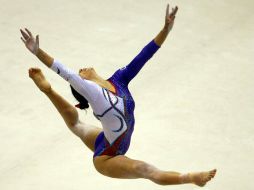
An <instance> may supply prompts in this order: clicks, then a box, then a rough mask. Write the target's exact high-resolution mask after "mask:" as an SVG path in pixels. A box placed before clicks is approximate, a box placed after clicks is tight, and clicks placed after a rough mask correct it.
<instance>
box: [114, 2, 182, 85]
mask: <svg viewBox="0 0 254 190" xmlns="http://www.w3.org/2000/svg"><path fill="white" fill-rule="evenodd" d="M177 10H178V7H175V8H173V9H172V12H171V13H169V5H167V9H166V17H165V25H164V27H163V29H162V30H161V32H160V33H159V34H158V35H157V36H156V37H155V39H153V40H152V41H151V42H150V43H148V44H147V45H146V46H145V47H144V48H143V49H142V51H141V52H140V53H139V54H138V55H137V56H136V57H135V58H134V59H133V60H132V61H131V62H130V63H129V64H128V65H127V66H126V67H124V68H122V69H120V70H118V71H117V74H116V76H117V77H118V79H119V80H120V81H121V82H122V83H123V84H126V85H127V84H128V83H129V82H130V81H131V80H132V79H133V78H134V77H135V76H136V75H137V74H138V72H139V71H140V70H141V69H142V67H143V66H144V65H145V63H146V62H147V61H148V60H149V59H150V58H151V57H152V56H153V55H154V54H155V53H156V51H157V50H158V49H159V48H160V46H161V45H162V43H163V42H164V41H165V39H166V38H167V35H168V33H169V32H170V30H171V29H172V27H173V24H174V19H175V15H176V13H177Z"/></svg>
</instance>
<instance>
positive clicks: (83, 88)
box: [20, 29, 100, 106]
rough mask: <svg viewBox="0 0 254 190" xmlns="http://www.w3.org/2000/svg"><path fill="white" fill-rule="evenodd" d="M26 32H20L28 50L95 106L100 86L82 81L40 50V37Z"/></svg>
mask: <svg viewBox="0 0 254 190" xmlns="http://www.w3.org/2000/svg"><path fill="white" fill-rule="evenodd" d="M25 31H26V32H25ZM25 31H23V30H22V29H21V30H20V32H21V34H22V37H21V40H22V41H23V42H24V44H25V46H26V47H27V49H28V50H29V51H30V52H31V53H33V54H34V55H35V56H36V57H38V59H39V60H40V61H41V62H42V63H44V64H45V65H46V66H47V67H49V68H50V69H52V70H53V71H55V72H56V73H57V74H58V75H60V76H61V77H62V78H63V79H65V80H66V81H68V82H69V83H70V84H71V85H72V87H73V88H74V89H75V90H76V91H77V92H79V93H80V94H81V95H83V96H84V97H85V98H86V99H87V100H88V102H89V103H90V104H91V106H93V103H94V102H95V101H96V99H97V97H98V94H99V93H98V92H100V88H99V86H98V85H96V84H95V83H94V82H92V81H88V80H85V79H82V78H81V77H80V76H79V75H78V74H77V73H75V72H74V71H72V70H70V69H69V68H67V67H66V66H64V65H63V64H61V63H60V62H59V61H57V60H55V59H54V58H53V57H51V56H50V55H48V54H47V53H46V52H44V51H43V50H42V49H40V48H39V36H38V35H37V36H36V38H34V37H33V35H32V33H31V32H30V31H29V30H28V29H25Z"/></svg>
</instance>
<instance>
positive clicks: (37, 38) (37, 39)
mask: <svg viewBox="0 0 254 190" xmlns="http://www.w3.org/2000/svg"><path fill="white" fill-rule="evenodd" d="M35 42H36V44H38V46H39V35H36V41H35Z"/></svg>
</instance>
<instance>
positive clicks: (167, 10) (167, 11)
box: [166, 4, 169, 17]
mask: <svg viewBox="0 0 254 190" xmlns="http://www.w3.org/2000/svg"><path fill="white" fill-rule="evenodd" d="M168 15H169V4H167V9H166V17H168Z"/></svg>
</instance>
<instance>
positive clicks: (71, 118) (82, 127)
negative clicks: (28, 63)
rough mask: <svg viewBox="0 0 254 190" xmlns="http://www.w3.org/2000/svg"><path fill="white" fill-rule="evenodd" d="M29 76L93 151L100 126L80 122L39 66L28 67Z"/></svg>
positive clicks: (76, 114) (70, 127)
mask: <svg viewBox="0 0 254 190" xmlns="http://www.w3.org/2000/svg"><path fill="white" fill-rule="evenodd" d="M29 77H30V78H31V79H32V80H33V81H34V83H35V84H36V85H37V87H38V88H39V89H40V90H41V91H42V92H43V93H44V94H45V95H46V96H47V97H48V98H49V99H50V101H51V102H52V103H53V104H54V106H55V108H56V109H57V111H58V112H59V113H60V115H61V116H62V118H63V119H64V121H65V123H66V125H67V126H68V127H69V129H70V130H71V131H72V132H73V133H74V134H75V135H77V136H78V137H80V138H81V140H82V141H83V142H84V143H85V144H86V145H87V146H88V148H90V149H91V150H92V151H94V143H95V139H96V137H97V135H98V134H99V133H100V132H101V129H100V128H97V127H93V126H91V125H88V124H85V123H82V122H80V121H79V117H78V112H77V110H76V108H75V107H74V106H72V105H71V104H70V103H68V102H67V101H66V100H65V99H64V98H63V97H61V96H60V95H59V94H58V93H57V92H56V91H55V90H54V89H53V88H52V87H51V85H50V83H49V82H48V81H47V80H46V79H45V77H44V75H43V73H42V72H41V70H40V69H39V68H31V69H29Z"/></svg>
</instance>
